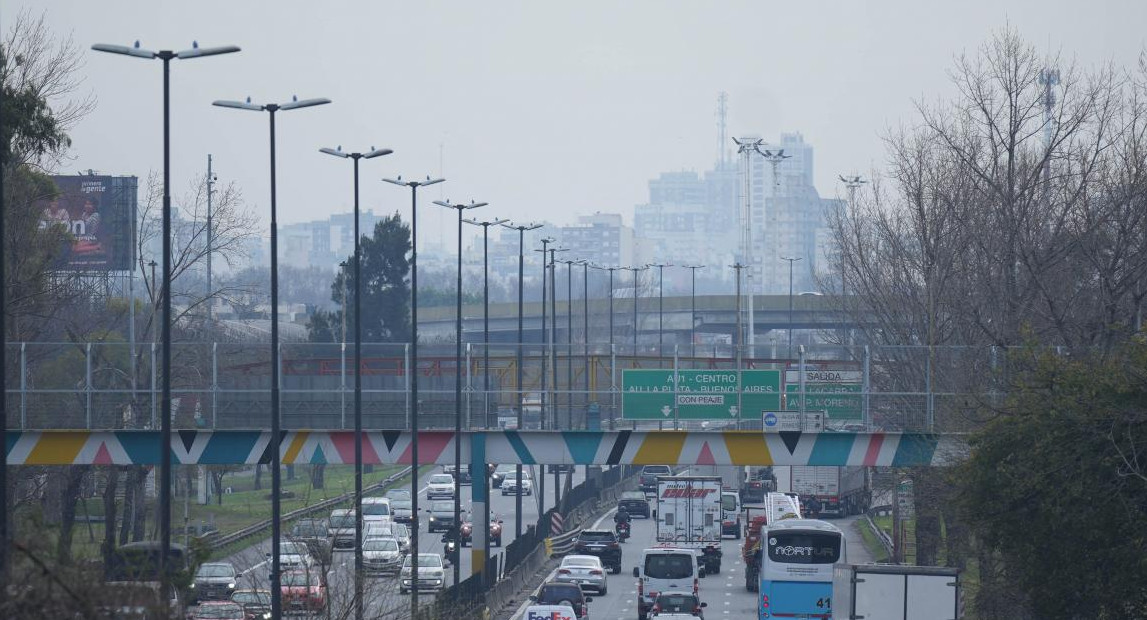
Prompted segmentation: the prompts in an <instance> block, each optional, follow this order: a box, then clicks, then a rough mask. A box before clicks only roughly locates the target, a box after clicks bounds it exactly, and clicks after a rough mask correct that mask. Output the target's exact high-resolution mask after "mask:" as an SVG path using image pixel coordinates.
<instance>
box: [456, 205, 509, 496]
mask: <svg viewBox="0 0 1147 620" xmlns="http://www.w3.org/2000/svg"><path fill="white" fill-rule="evenodd" d="M462 221H463V222H466V223H467V224H470V225H472V226H481V227H482V377H483V379H482V390H483V394H484V396H483V398H482V411H483V414H482V426H483V427H485V428H491V427H492V425H491V424H490V419H489V416H490V227H491V226H498V225H500V224H504V223H505V222H508V221H510V220H508V219H505V218H497V219H493V220H483V221H478V220H477V219H469V220H462ZM471 475H473V472H471Z"/></svg>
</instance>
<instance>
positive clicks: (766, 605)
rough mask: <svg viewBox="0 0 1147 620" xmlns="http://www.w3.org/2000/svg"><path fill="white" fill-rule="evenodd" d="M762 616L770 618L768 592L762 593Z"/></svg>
mask: <svg viewBox="0 0 1147 620" xmlns="http://www.w3.org/2000/svg"><path fill="white" fill-rule="evenodd" d="M761 617H762V618H768V617H769V595H768V594H762V595H761Z"/></svg>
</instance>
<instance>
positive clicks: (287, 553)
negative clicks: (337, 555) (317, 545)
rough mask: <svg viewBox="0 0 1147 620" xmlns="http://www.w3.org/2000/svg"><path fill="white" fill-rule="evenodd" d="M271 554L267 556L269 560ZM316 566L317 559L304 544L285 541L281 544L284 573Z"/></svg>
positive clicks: (280, 552) (281, 567)
mask: <svg viewBox="0 0 1147 620" xmlns="http://www.w3.org/2000/svg"><path fill="white" fill-rule="evenodd" d="M270 558H271V554H270V553H268V554H267V559H270ZM314 565H315V559H314V558H312V557H311V552H310V550H309V549H307V545H305V544H304V543H299V542H293V541H290V540H284V541H282V542H280V543H279V566H280V569H281V570H282V571H283V572H286V571H289V570H307V569H309V568H310V567H312V566H314Z"/></svg>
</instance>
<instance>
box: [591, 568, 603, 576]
mask: <svg viewBox="0 0 1147 620" xmlns="http://www.w3.org/2000/svg"><path fill="white" fill-rule="evenodd" d="M589 574H591V575H600V574H601V571H599V570H597V569H596V568H595V569H593V570H591V571H589Z"/></svg>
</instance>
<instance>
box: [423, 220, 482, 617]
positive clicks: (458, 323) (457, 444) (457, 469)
mask: <svg viewBox="0 0 1147 620" xmlns="http://www.w3.org/2000/svg"><path fill="white" fill-rule="evenodd" d="M434 204H436V205H438V206H440V207H446V208H447V209H454V210H455V211H457V212H458V281H457V284H456V286H457V290H456V291H455V299H456V300H457V302H456V305H455V312H456V314H455V317H454V321H455V322H454V527H461V525H462V212H463V211H466V210H468V209H477V208H478V207H484V206H486V205H487V204H489V203H487V202H474V201H473V200H471V201H470V204H464V203H458V204H451V202H450V201H449V200H435V201H434ZM483 466H484V465H483ZM474 470H475V468H474V467H471V468H470V483H471V485H473V484H474ZM471 524H472V525H473V528H474V529H480V528H478V527H477V526H478V524H477V523H475V522H473V521H471ZM485 526H486V529H485V531H487V532H489V527H490V525H489V521H487V522H486V524H485ZM471 531H473V529H472V530H471ZM478 536H479V535H478V534H475V535H474V537H475V538H478ZM461 580H462V563H461V562H454V583H455V584H457V583H458V582H459V581H461ZM454 595H455V598H456V599H457V600H461V598H462V590H460V589H458V588H455V589H454Z"/></svg>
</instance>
